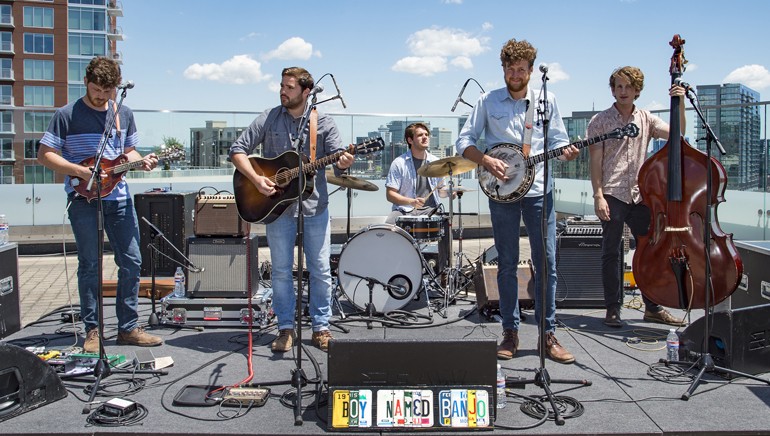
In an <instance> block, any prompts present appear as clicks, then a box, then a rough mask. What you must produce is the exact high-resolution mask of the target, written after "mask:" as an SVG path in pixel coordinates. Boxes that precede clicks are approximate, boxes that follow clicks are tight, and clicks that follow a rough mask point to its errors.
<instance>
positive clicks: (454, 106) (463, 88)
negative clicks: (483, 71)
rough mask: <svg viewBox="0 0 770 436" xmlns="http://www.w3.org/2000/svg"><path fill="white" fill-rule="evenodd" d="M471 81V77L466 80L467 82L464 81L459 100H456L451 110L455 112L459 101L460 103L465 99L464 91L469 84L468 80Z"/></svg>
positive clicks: (458, 96)
mask: <svg viewBox="0 0 770 436" xmlns="http://www.w3.org/2000/svg"><path fill="white" fill-rule="evenodd" d="M470 81H471V79H468V80H466V81H465V83H463V87H462V89H461V90H460V93H459V94H457V100H455V104H453V105H452V110H451V112H454V111H455V109H457V103H460V102H461V101H463V92H465V87H466V86H468V82H470Z"/></svg>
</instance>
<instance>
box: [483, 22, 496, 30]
mask: <svg viewBox="0 0 770 436" xmlns="http://www.w3.org/2000/svg"><path fill="white" fill-rule="evenodd" d="M494 28H495V26H493V25H492V23H490V22H489V21H487V22H484V23H482V24H481V30H483V31H487V30H492V29H494Z"/></svg>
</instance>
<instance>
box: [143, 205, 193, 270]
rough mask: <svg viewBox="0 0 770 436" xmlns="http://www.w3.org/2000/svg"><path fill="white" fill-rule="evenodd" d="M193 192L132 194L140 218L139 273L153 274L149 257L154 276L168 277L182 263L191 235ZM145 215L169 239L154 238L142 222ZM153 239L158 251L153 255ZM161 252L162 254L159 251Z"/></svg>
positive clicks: (155, 236)
mask: <svg viewBox="0 0 770 436" xmlns="http://www.w3.org/2000/svg"><path fill="white" fill-rule="evenodd" d="M196 195H197V193H195V192H163V191H157V192H156V191H153V192H146V193H142V194H136V195H134V208H135V209H136V215H137V217H138V218H139V250H140V252H141V253H142V267H141V275H142V276H143V277H150V276H152V259H153V257H154V258H155V261H156V262H157V263H156V265H155V275H156V276H166V277H170V276H173V275H174V272H175V271H176V267H177V266H179V264H180V263H181V264H183V263H184V259H183V258H182V256H180V255H179V253H177V250H179V252H182V253H184V249H185V242H186V240H187V238H189V237H190V236H192V234H193V208H194V206H195V196H196ZM142 217H144V218H146V219H147V220H148V221H149V222H151V223H152V224H153V225H154V226H155V227H157V228H158V230H160V231H161V232H163V235H164V236H165V237H166V239H168V242H166V240H165V239H163V238H160V237H157V235H155V234H154V231H153V230H152V228H150V226H148V225H147V224H146V223H144V222H143V221H142V219H141V218H142ZM152 242H155V245H156V247H157V248H158V251H159V253H155V256H153V253H152V248H151V247H150V246H149V245H150V243H152ZM169 243H170V244H171V245H173V246H174V247H173V248H172V247H171V246H170V245H169ZM161 253H162V254H161Z"/></svg>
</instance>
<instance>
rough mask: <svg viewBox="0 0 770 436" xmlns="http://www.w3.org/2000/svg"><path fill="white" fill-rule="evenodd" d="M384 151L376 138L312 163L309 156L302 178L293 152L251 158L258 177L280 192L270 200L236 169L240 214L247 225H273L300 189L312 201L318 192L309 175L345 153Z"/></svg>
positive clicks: (236, 200)
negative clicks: (266, 180) (266, 178)
mask: <svg viewBox="0 0 770 436" xmlns="http://www.w3.org/2000/svg"><path fill="white" fill-rule="evenodd" d="M384 147H385V143H384V141H383V140H382V138H374V139H370V140H367V141H364V142H362V143H360V144H356V145H350V146H349V147H348V148H347V149H344V150H340V151H338V152H336V153H333V154H330V155H328V156H324V157H322V158H320V159H316V160H314V161H312V162H309V161H308V158H307V157H306V156H302V162H303V165H302V174H300V172H299V159H300V155H299V154H297V152H295V151H291V150H290V151H287V152H284V153H282V154H281V155H279V156H277V157H274V158H263V157H259V156H249V162H250V163H251V166H252V167H253V168H254V170H255V171H256V172H257V174H259V175H261V176H266V177H268V178H269V179H270V180H272V181H273V182H274V183H275V184H276V185H278V186H279V187H280V189H277V190H276V191H277V192H276V193H275V194H273V195H271V196H266V195H264V194H262V193H261V192H259V190H258V189H257V187H256V186H255V185H254V184H253V183H251V180H249V179H248V178H247V177H246V176H244V175H243V173H241V172H240V171H238V169H236V170H235V173H233V190H234V193H235V205H236V207H237V209H238V214H239V215H240V216H241V218H243V220H244V221H248V222H250V223H263V224H269V223H271V222H273V221H275V220H276V219H277V218H278V217H279V216H281V214H282V213H283V211H284V210H286V208H287V207H289V205H290V204H292V203H293V202H294V201H295V200H296V199H297V197H298V195H299V194H298V193H299V192H300V186H301V190H302V199H303V200H305V199H307V198H308V197H310V195H311V194H312V193H313V189H314V177H313V176H311V177H308V175H310V174H315V172H316V171H318V170H320V169H323V168H324V167H326V166H328V165H331V164H333V163H335V162H337V160H339V158H340V157H341V156H342V154H343V153H345V152H348V153H351V154H367V153H372V152H375V151H378V150H382V149H383V148H384Z"/></svg>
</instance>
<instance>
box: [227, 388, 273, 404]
mask: <svg viewBox="0 0 770 436" xmlns="http://www.w3.org/2000/svg"><path fill="white" fill-rule="evenodd" d="M269 395H270V389H269V388H254V387H237V388H230V389H228V390H227V392H225V394H224V395H223V396H222V405H223V406H249V405H251V406H255V407H260V406H263V405H264V404H265V403H266V402H267V398H268V396H269Z"/></svg>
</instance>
